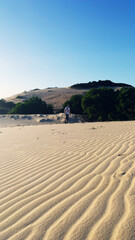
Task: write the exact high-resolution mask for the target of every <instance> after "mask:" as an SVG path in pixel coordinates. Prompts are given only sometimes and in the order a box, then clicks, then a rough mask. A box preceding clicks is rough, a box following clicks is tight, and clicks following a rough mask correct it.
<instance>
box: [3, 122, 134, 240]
mask: <svg viewBox="0 0 135 240" xmlns="http://www.w3.org/2000/svg"><path fill="white" fill-rule="evenodd" d="M134 132H135V122H115V123H114V122H112V123H111V122H110V123H85V124H82V123H78V124H70V125H65V124H61V125H57V124H56V125H55V124H54V125H40V126H26V127H14V128H2V129H1V134H0V144H1V158H0V239H1V240H6V239H9V240H21V239H22V240H25V239H26V240H71V239H72V240H84V239H86V240H98V239H100V240H109V239H110V240H123V239H124V240H131V239H135V224H134V223H135V211H134V210H135V188H134V186H135V161H134V159H135V151H134V149H135V137H134Z"/></svg>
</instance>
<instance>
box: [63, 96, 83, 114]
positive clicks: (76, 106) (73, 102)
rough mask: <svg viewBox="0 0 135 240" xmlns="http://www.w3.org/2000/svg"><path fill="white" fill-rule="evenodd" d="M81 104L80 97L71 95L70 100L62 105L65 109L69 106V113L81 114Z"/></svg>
mask: <svg viewBox="0 0 135 240" xmlns="http://www.w3.org/2000/svg"><path fill="white" fill-rule="evenodd" d="M81 103H82V95H73V96H72V97H71V98H70V100H68V101H66V102H65V103H64V104H63V108H65V107H66V106H67V105H69V106H70V110H71V113H74V114H82V113H83V109H82V106H81Z"/></svg>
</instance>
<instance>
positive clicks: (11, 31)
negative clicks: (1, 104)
mask: <svg viewBox="0 0 135 240" xmlns="http://www.w3.org/2000/svg"><path fill="white" fill-rule="evenodd" d="M134 13H135V1H134V0H0V98H4V97H8V96H10V95H13V94H16V93H19V92H23V91H25V90H26V91H28V90H31V89H34V88H41V89H43V88H47V87H68V86H71V85H73V84H75V83H81V82H89V81H97V80H99V79H100V80H105V79H110V80H112V81H113V82H123V83H128V84H131V85H133V86H135V66H134V65H135V27H134V26H135V14H134Z"/></svg>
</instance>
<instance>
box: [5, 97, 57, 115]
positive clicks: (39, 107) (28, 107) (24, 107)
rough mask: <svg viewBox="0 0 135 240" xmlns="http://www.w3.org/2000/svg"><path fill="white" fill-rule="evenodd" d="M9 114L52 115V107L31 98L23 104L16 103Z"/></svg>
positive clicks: (36, 98)
mask: <svg viewBox="0 0 135 240" xmlns="http://www.w3.org/2000/svg"><path fill="white" fill-rule="evenodd" d="M9 113H11V114H37V113H41V114H46V113H48V114H49V113H53V106H52V105H50V104H46V102H44V101H42V100H41V99H40V98H38V97H32V98H29V99H28V100H26V101H25V102H23V103H17V104H16V106H15V107H14V108H13V109H12V110H11V111H10V112H9Z"/></svg>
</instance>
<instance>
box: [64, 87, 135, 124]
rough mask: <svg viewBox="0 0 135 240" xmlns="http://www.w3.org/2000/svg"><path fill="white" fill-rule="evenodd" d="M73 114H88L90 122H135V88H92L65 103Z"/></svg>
mask: <svg viewBox="0 0 135 240" xmlns="http://www.w3.org/2000/svg"><path fill="white" fill-rule="evenodd" d="M67 104H68V105H70V108H71V112H72V113H76V114H77V113H78V114H87V116H88V120H89V121H117V120H120V121H121V120H135V88H133V87H132V88H127V87H123V88H121V89H120V90H117V91H114V90H113V89H110V88H92V89H90V90H89V91H88V92H87V93H86V94H85V95H74V96H72V97H71V98H70V100H69V101H66V102H65V103H64V106H63V107H65V106H66V105H67Z"/></svg>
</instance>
